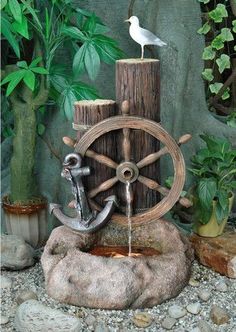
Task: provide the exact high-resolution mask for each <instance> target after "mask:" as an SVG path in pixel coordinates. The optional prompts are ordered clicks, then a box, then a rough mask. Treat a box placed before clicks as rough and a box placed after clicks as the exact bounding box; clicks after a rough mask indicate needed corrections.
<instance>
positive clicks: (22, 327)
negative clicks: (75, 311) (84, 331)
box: [15, 300, 82, 332]
mask: <svg viewBox="0 0 236 332" xmlns="http://www.w3.org/2000/svg"><path fill="white" fill-rule="evenodd" d="M81 325H82V324H81V321H80V320H79V319H78V318H75V317H74V316H69V315H67V314H65V313H63V312H61V311H60V310H57V309H51V308H49V307H47V306H45V305H43V304H41V303H40V302H38V301H36V300H29V301H26V302H24V303H22V304H21V305H20V306H19V307H18V309H17V311H16V316H15V329H16V331H17V332H26V331H27V332H36V331H37V332H45V331H53V332H61V331H63V332H78V331H80V330H81Z"/></svg>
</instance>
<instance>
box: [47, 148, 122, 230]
mask: <svg viewBox="0 0 236 332" xmlns="http://www.w3.org/2000/svg"><path fill="white" fill-rule="evenodd" d="M81 162H82V158H81V156H80V155H79V154H77V153H70V154H68V155H67V156H66V157H65V159H64V162H63V169H62V173H61V176H62V177H64V178H66V179H67V180H68V181H70V182H71V186H72V193H73V195H74V197H75V206H74V207H75V209H76V213H77V215H76V217H74V218H73V217H68V216H67V215H65V214H64V213H63V212H62V210H61V205H59V204H54V203H51V204H50V213H53V214H54V215H55V216H56V217H57V219H59V220H60V221H61V222H62V223H63V224H64V225H66V226H68V227H70V228H72V229H74V230H76V231H80V232H85V233H92V232H95V231H97V230H99V229H100V228H102V227H103V226H105V224H106V223H107V222H108V221H109V220H110V219H111V216H112V214H113V212H114V209H115V206H116V205H117V199H116V196H115V195H113V196H109V197H107V198H106V199H105V201H106V202H107V203H106V205H105V207H104V209H103V210H102V211H101V212H99V213H97V211H91V209H90V207H89V204H88V200H87V196H86V193H85V190H84V186H83V183H82V179H81V178H82V176H87V175H90V167H88V166H85V167H81Z"/></svg>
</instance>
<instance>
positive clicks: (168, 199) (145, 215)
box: [75, 115, 185, 226]
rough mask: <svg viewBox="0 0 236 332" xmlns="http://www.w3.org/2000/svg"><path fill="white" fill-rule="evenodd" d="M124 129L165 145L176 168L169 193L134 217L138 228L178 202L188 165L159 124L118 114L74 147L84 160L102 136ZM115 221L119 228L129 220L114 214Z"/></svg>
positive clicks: (175, 144)
mask: <svg viewBox="0 0 236 332" xmlns="http://www.w3.org/2000/svg"><path fill="white" fill-rule="evenodd" d="M124 128H129V129H139V130H143V131H145V132H146V133H148V134H150V135H151V136H153V137H154V138H156V139H157V140H159V141H160V142H161V143H163V144H164V145H165V147H167V149H168V153H169V154H170V156H171V158H172V162H173V168H174V181H173V185H172V187H171V189H170V191H169V193H168V194H167V195H166V196H165V197H163V198H162V199H161V200H160V201H159V202H158V203H157V204H156V205H154V206H153V207H151V208H147V210H146V211H144V212H140V213H138V214H134V215H133V216H132V217H131V222H132V226H139V225H141V224H147V223H149V222H153V221H156V220H158V219H160V218H161V217H163V216H164V215H165V214H166V213H167V212H168V211H170V209H171V208H172V207H173V206H174V204H175V203H176V202H177V201H178V200H179V197H180V194H181V191H182V190H183V187H184V182H185V162H184V158H183V155H182V152H181V150H180V148H179V146H178V144H177V143H176V141H175V140H174V139H173V138H172V137H171V136H170V135H169V134H168V132H167V131H166V130H165V129H164V128H163V127H161V125H160V124H158V123H157V122H154V121H152V120H149V119H145V118H143V117H137V116H119V115H118V116H114V117H110V118H108V119H105V120H103V121H101V122H99V123H97V124H95V125H94V126H93V127H92V128H90V129H89V130H88V131H87V132H86V133H85V134H84V135H83V136H82V137H81V139H80V140H79V142H78V143H77V144H76V146H75V152H77V153H79V154H80V155H81V156H82V157H84V156H85V154H86V151H87V150H88V149H89V147H90V146H91V145H92V144H93V143H94V142H95V141H96V139H98V138H99V137H100V136H102V135H105V134H106V133H109V132H111V131H115V130H121V129H124ZM112 221H113V222H115V223H118V224H120V225H125V226H126V225H127V217H126V216H125V215H123V214H118V213H115V214H113V216H112Z"/></svg>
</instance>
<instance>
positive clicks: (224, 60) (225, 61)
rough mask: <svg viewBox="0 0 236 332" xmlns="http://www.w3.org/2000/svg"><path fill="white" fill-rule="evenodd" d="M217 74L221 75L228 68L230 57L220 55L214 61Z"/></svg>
mask: <svg viewBox="0 0 236 332" xmlns="http://www.w3.org/2000/svg"><path fill="white" fill-rule="evenodd" d="M216 63H217V65H218V68H219V72H220V73H223V71H224V70H225V69H226V68H228V69H229V68H230V57H229V56H228V55H227V54H221V56H220V58H218V59H216Z"/></svg>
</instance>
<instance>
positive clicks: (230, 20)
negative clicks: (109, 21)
mask: <svg viewBox="0 0 236 332" xmlns="http://www.w3.org/2000/svg"><path fill="white" fill-rule="evenodd" d="M198 1H199V2H200V3H201V8H202V21H203V25H202V27H200V28H199V30H198V31H197V32H198V33H199V34H201V35H204V36H205V42H206V46H205V48H204V50H203V53H202V59H203V60H204V61H205V68H204V70H203V72H202V77H203V79H204V80H205V82H206V96H207V102H208V105H209V109H210V111H212V112H214V113H215V114H218V115H226V116H227V117H226V119H225V122H227V124H228V125H229V126H232V127H236V45H235V36H236V1H235V0H198Z"/></svg>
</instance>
